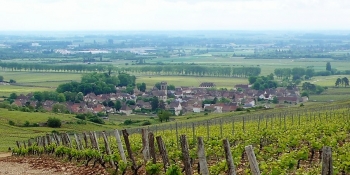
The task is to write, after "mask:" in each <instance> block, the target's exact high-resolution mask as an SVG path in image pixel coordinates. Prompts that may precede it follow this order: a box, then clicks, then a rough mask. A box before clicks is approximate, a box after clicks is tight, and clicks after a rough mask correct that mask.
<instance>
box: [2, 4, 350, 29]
mask: <svg viewBox="0 0 350 175" xmlns="http://www.w3.org/2000/svg"><path fill="white" fill-rule="evenodd" d="M349 29H350V1H349V0H0V31H71V30H74V31H81V30H84V31H90V30H91V31H96V30H110V31H114V30H137V31H140V30H349Z"/></svg>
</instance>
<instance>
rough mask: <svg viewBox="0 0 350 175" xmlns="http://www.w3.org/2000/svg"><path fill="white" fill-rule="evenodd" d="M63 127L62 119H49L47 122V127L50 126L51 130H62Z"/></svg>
mask: <svg viewBox="0 0 350 175" xmlns="http://www.w3.org/2000/svg"><path fill="white" fill-rule="evenodd" d="M61 125H62V122H61V120H60V119H58V118H55V117H54V118H51V117H50V118H49V119H48V120H47V126H49V127H51V128H60V127H61Z"/></svg>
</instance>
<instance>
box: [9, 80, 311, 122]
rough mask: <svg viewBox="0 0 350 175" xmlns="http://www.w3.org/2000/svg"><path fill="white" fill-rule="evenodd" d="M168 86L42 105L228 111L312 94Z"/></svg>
mask: <svg viewBox="0 0 350 175" xmlns="http://www.w3.org/2000/svg"><path fill="white" fill-rule="evenodd" d="M167 87H168V84H167V82H165V81H163V82H161V83H160V87H156V86H154V87H153V88H152V89H150V90H148V91H145V92H141V91H140V90H138V89H136V88H135V90H134V93H133V94H129V93H125V92H124V91H123V90H124V89H125V87H116V93H109V94H100V95H95V94H94V93H89V94H87V95H85V96H84V97H83V100H82V101H81V102H79V103H74V102H61V103H59V102H57V101H52V100H46V101H43V102H42V103H41V105H42V108H43V109H44V110H46V111H53V108H54V106H55V105H57V104H60V105H61V106H62V105H63V106H64V107H65V109H66V110H67V112H69V113H75V114H79V113H93V114H98V113H103V114H124V115H131V114H133V113H137V114H147V113H150V112H152V111H153V110H154V109H155V108H161V109H164V110H169V111H172V112H173V115H184V114H188V113H201V112H206V113H225V112H233V111H236V110H238V109H249V108H254V107H258V106H260V107H264V108H271V105H272V104H273V105H274V106H275V107H285V106H288V105H296V104H299V103H304V102H307V101H308V97H306V96H304V97H302V96H301V95H300V93H299V89H298V88H297V87H290V88H284V87H278V88H271V89H266V90H254V89H252V88H251V86H250V85H248V84H239V85H236V86H234V87H233V88H232V89H231V90H227V89H216V88H215V84H214V83H212V82H203V83H201V84H200V85H199V86H198V87H175V89H173V90H168V89H167ZM155 98H156V99H157V103H158V104H156V106H154V101H153V99H155ZM117 101H119V102H121V103H120V106H119V107H116V105H115V104H116V102H117ZM13 104H15V105H17V106H19V107H22V106H31V107H33V108H36V107H37V104H38V101H37V100H34V98H33V93H29V94H27V95H23V94H21V95H18V96H17V98H16V99H15V100H14V101H13ZM56 110H57V109H56ZM56 112H57V111H56ZM58 112H59V111H58Z"/></svg>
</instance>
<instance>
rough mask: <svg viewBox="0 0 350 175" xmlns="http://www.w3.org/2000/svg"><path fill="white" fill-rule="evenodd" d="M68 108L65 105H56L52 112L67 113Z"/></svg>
mask: <svg viewBox="0 0 350 175" xmlns="http://www.w3.org/2000/svg"><path fill="white" fill-rule="evenodd" d="M66 111H67V108H66V106H65V105H63V104H59V103H56V104H54V105H53V106H52V112H56V113H66Z"/></svg>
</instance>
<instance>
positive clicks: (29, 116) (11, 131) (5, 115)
mask: <svg viewBox="0 0 350 175" xmlns="http://www.w3.org/2000/svg"><path fill="white" fill-rule="evenodd" d="M49 117H57V118H60V119H61V120H62V121H63V122H73V124H67V123H65V124H63V125H62V127H61V128H49V127H19V126H21V125H23V124H24V123H25V121H29V122H30V123H31V124H32V123H41V122H46V121H47V119H48V118H49ZM10 120H12V121H14V122H15V124H16V125H17V126H10V125H9V124H8V123H9V121H10ZM76 121H77V119H75V118H74V117H73V115H63V114H52V113H28V112H19V111H8V110H7V109H2V108H0V138H1V142H0V152H4V151H6V150H7V148H8V147H10V146H13V145H14V143H15V141H16V140H26V139H29V138H33V137H36V136H38V135H43V134H45V133H51V132H52V131H53V130H56V131H59V132H62V131H66V132H81V131H101V130H111V129H113V128H116V126H113V125H98V124H94V123H90V122H88V123H87V124H86V125H83V124H76Z"/></svg>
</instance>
